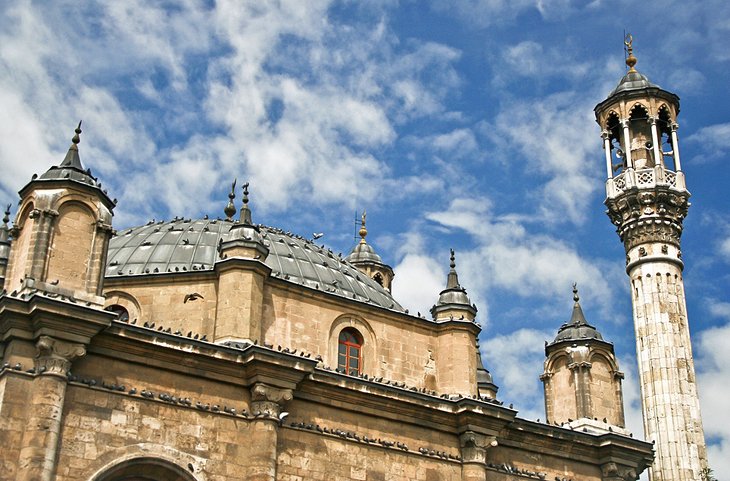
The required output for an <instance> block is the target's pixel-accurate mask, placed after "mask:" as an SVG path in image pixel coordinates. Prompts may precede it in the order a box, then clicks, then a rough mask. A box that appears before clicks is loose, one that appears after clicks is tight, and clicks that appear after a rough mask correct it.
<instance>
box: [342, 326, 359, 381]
mask: <svg viewBox="0 0 730 481" xmlns="http://www.w3.org/2000/svg"><path fill="white" fill-rule="evenodd" d="M337 368H338V369H344V370H345V372H346V373H347V374H360V373H361V372H362V336H361V335H360V333H359V332H357V330H355V329H352V328H350V327H348V328H346V329H343V330H342V332H340V337H339V340H338V350H337Z"/></svg>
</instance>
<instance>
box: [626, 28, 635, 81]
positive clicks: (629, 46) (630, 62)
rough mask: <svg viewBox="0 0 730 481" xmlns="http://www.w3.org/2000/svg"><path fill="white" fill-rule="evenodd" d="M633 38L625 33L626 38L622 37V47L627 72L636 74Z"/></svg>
mask: <svg viewBox="0 0 730 481" xmlns="http://www.w3.org/2000/svg"><path fill="white" fill-rule="evenodd" d="M633 43H634V37H633V36H632V35H631V34H630V33H627V34H626V37H624V45H625V46H626V53H627V55H628V56H627V57H626V65H627V66H628V67H629V72H636V69H635V68H634V65H636V57H634V47H633Z"/></svg>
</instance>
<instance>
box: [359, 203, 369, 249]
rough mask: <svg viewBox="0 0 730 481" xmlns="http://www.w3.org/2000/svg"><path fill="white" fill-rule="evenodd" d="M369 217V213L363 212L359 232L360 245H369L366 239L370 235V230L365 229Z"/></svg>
mask: <svg viewBox="0 0 730 481" xmlns="http://www.w3.org/2000/svg"><path fill="white" fill-rule="evenodd" d="M367 215H368V213H367V211H366V210H363V211H362V217H361V218H360V232H358V234H360V244H366V243H367V242H366V241H365V237H366V236H367V235H368V229H367V227H365V219H366V218H367Z"/></svg>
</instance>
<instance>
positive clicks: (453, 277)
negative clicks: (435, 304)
mask: <svg viewBox="0 0 730 481" xmlns="http://www.w3.org/2000/svg"><path fill="white" fill-rule="evenodd" d="M450 251H451V257H450V259H449V260H450V262H449V267H450V269H449V276H448V278H447V279H446V288H447V289H453V288H456V287H460V286H459V275H458V274H457V273H456V256H455V254H454V249H450Z"/></svg>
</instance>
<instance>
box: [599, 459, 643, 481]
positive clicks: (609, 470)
mask: <svg viewBox="0 0 730 481" xmlns="http://www.w3.org/2000/svg"><path fill="white" fill-rule="evenodd" d="M638 478H639V476H638V475H637V474H636V470H635V469H634V468H631V467H628V466H621V465H620V464H617V463H615V462H613V461H612V462H608V463H606V464H604V465H602V466H601V479H602V480H603V481H636V480H637V479H638Z"/></svg>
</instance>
